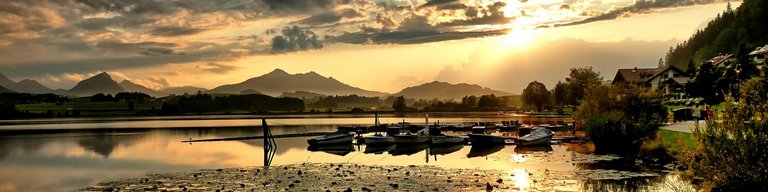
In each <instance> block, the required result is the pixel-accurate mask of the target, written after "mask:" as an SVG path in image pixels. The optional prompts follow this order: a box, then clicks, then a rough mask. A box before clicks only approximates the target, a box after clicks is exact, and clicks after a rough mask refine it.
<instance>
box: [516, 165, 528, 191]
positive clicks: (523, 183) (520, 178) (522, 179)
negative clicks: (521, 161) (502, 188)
mask: <svg viewBox="0 0 768 192" xmlns="http://www.w3.org/2000/svg"><path fill="white" fill-rule="evenodd" d="M511 179H512V180H514V184H515V186H514V187H515V188H517V189H518V190H519V191H528V189H529V188H530V187H531V178H530V176H529V175H528V172H527V171H526V170H525V169H514V170H512V178H511Z"/></svg>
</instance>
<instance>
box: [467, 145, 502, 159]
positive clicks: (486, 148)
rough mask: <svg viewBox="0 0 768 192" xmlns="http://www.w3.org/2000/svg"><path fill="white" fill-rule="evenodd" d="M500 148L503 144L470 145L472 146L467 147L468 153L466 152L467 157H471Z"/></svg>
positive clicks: (491, 152)
mask: <svg viewBox="0 0 768 192" xmlns="http://www.w3.org/2000/svg"><path fill="white" fill-rule="evenodd" d="M501 149H504V145H502V144H495V145H487V146H486V145H483V146H477V145H472V148H470V149H469V153H468V154H467V157H469V158H472V157H481V156H488V155H490V154H493V153H496V152H499V151H501Z"/></svg>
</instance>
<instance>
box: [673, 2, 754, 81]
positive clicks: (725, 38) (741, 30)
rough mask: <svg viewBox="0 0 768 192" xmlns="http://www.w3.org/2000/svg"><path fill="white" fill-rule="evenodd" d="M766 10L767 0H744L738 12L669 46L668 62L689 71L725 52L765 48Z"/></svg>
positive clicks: (722, 15)
mask: <svg viewBox="0 0 768 192" xmlns="http://www.w3.org/2000/svg"><path fill="white" fill-rule="evenodd" d="M766 8H768V1H766V0H744V1H743V2H742V4H741V6H739V8H738V9H736V10H734V11H729V10H726V11H725V12H724V13H722V14H718V15H717V17H715V19H713V20H712V21H710V22H709V23H707V27H706V28H704V29H703V30H698V31H696V33H695V34H694V35H693V36H691V37H690V38H689V39H688V40H687V41H684V42H683V43H680V44H678V45H677V46H674V47H670V49H669V52H667V54H666V56H665V59H666V63H667V64H668V65H674V66H677V67H679V68H680V69H688V68H690V67H688V66H691V65H690V64H694V63H697V64H701V63H703V62H704V61H706V60H708V59H710V58H713V57H715V56H717V55H720V54H722V53H736V52H738V51H739V50H740V49H743V47H749V48H752V47H757V46H763V45H765V44H766V43H768V25H766V24H765V21H766V20H768V12H766V10H765V9H766ZM694 67H695V66H694Z"/></svg>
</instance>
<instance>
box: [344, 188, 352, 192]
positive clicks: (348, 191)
mask: <svg viewBox="0 0 768 192" xmlns="http://www.w3.org/2000/svg"><path fill="white" fill-rule="evenodd" d="M344 192H352V188H347V190H344Z"/></svg>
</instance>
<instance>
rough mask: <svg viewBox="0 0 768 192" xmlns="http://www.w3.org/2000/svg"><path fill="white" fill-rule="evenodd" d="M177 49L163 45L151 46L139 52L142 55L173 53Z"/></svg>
mask: <svg viewBox="0 0 768 192" xmlns="http://www.w3.org/2000/svg"><path fill="white" fill-rule="evenodd" d="M174 52H175V51H173V49H169V48H162V47H150V48H147V49H146V50H145V51H142V52H139V54H142V55H150V56H151V55H172V54H174Z"/></svg>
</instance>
